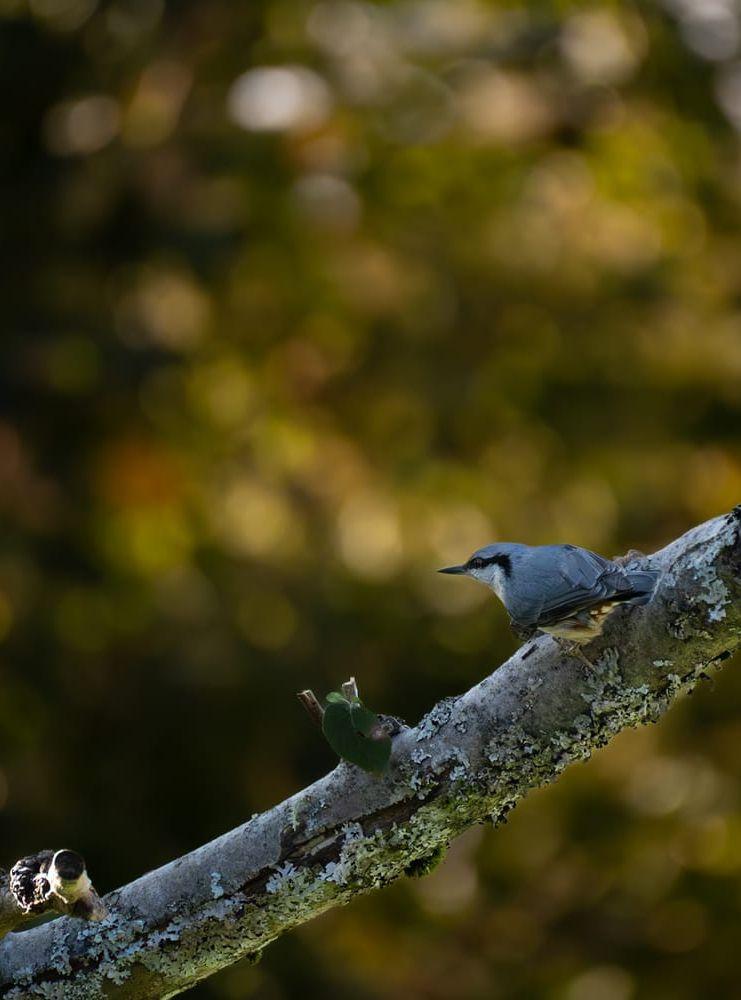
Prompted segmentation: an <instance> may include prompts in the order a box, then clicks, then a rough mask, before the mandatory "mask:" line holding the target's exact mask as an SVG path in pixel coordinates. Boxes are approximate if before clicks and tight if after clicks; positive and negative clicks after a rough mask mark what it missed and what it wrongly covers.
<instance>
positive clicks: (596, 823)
mask: <svg viewBox="0 0 741 1000" xmlns="http://www.w3.org/2000/svg"><path fill="white" fill-rule="evenodd" d="M739 35H740V28H739V9H738V7H737V4H736V2H735V0H716V2H714V3H712V4H710V3H705V2H702V0H666V2H665V3H664V5H663V6H662V5H660V4H656V5H651V4H640V5H638V4H635V5H634V4H613V3H608V2H602V3H600V2H598V0H594V2H590V3H588V4H587V3H573V2H572V3H569V2H565V0H560V2H556V0H551V2H547V0H539V2H538V3H534V2H533V3H530V4H527V3H519V4H514V3H505V2H499V3H492V2H484V0H478V2H476V0H407V2H386V3H377V4H373V3H366V2H355V0H324V2H318V3H316V2H312V3H299V2H289V0H250V3H242V4H230V3H228V2H226V0H190V2H189V0H180V2H176V0H173V2H170V3H164V2H163V0H114V2H110V3H102V2H97V0H0V80H1V81H2V94H3V98H2V115H1V116H0V134H1V136H2V157H1V160H0V176H1V182H0V202H1V204H2V229H1V232H0V241H2V259H3V267H2V271H0V287H1V289H2V303H3V308H2V312H3V318H4V321H5V322H4V326H5V331H4V333H3V336H2V342H1V343H0V352H2V361H1V364H0V525H1V531H0V639H1V640H2V643H1V645H0V692H1V696H0V753H1V756H0V805H1V807H2V808H1V809H0V846H1V847H2V851H1V853H2V859H3V861H4V862H5V863H7V862H11V861H13V860H14V859H15V858H17V857H18V856H20V855H22V854H24V853H28V852H29V851H32V850H35V849H37V848H40V847H44V846H50V845H51V846H54V845H56V846H59V845H61V844H64V845H69V846H71V847H75V848H78V849H80V850H81V851H83V853H84V854H85V856H86V857H87V858H88V861H89V865H90V868H91V871H92V873H93V876H94V878H95V881H96V883H97V885H98V887H99V888H100V889H101V890H108V889H112V888H114V887H115V886H117V885H119V884H121V883H123V882H126V881H128V880H130V879H131V878H133V877H135V876H137V875H138V874H140V873H142V872H143V871H145V870H147V869H149V868H152V867H155V866H157V865H159V864H161V863H163V862H165V861H167V860H169V859H171V858H173V857H175V856H177V855H179V854H181V853H182V852H185V851H187V850H189V849H191V848H193V847H195V846H197V845H198V844H200V843H202V842H204V841H205V840H207V839H209V838H211V837H213V836H216V835H218V834H219V833H221V832H223V831H225V830H226V829H228V828H230V827H232V826H235V825H237V824H238V823H240V822H242V821H243V820H245V819H246V818H247V817H248V816H249V815H250V814H251V813H252V812H254V811H257V810H262V809H265V808H268V807H269V806H271V805H272V804H273V803H275V802H277V801H279V800H280V799H282V798H284V797H285V796H287V795H290V794H291V793H292V792H294V791H295V790H296V789H298V788H300V787H301V786H303V785H304V784H306V783H308V782H310V781H311V780H313V779H314V778H316V777H317V776H319V775H321V774H322V773H324V772H325V771H327V770H328V769H329V768H331V767H332V765H333V758H332V754H331V752H330V750H329V748H328V747H327V746H326V745H325V744H324V743H323V741H322V740H321V738H320V737H319V736H318V734H317V733H316V732H315V730H314V729H313V728H312V726H311V725H310V723H309V722H308V720H307V718H306V717H305V716H304V714H303V712H302V711H301V708H300V706H299V704H298V702H297V701H296V698H295V692H296V691H297V690H298V689H299V688H303V687H306V686H311V687H313V688H314V689H315V690H317V691H318V692H322V693H323V692H325V691H328V690H330V689H332V688H333V687H335V686H336V685H337V684H338V682H340V681H341V680H343V679H345V678H346V677H347V676H348V675H349V674H350V673H351V672H352V673H355V674H356V675H357V676H358V678H359V681H360V684H361V691H362V693H363V695H364V696H365V698H366V699H367V701H368V703H369V704H370V705H371V706H372V707H373V708H375V709H376V710H378V711H386V712H392V713H395V714H399V715H402V716H404V717H405V718H407V719H408V720H409V721H415V720H416V719H418V718H419V717H420V715H421V714H423V712H424V711H425V710H427V709H428V708H429V707H430V706H431V705H432V704H433V703H434V701H435V700H436V699H438V698H440V697H442V696H445V695H450V694H455V693H458V692H460V691H462V690H465V689H466V688H468V687H469V686H470V685H472V684H473V683H475V682H476V681H477V680H478V679H480V678H481V677H482V676H483V675H484V674H485V673H487V672H488V671H490V670H491V669H492V668H493V667H494V666H495V665H496V664H497V662H500V661H501V659H502V658H504V657H505V656H507V655H508V653H510V652H511V651H512V650H513V648H514V647H515V640H514V638H513V637H512V636H511V635H510V633H509V631H508V628H507V624H506V616H505V614H504V613H503V611H502V610H501V609H500V608H498V607H497V606H496V604H495V603H494V602H493V600H491V599H489V598H487V595H486V593H485V592H484V591H483V589H480V588H478V587H476V586H475V585H474V584H472V583H471V584H468V583H467V582H463V583H460V582H459V583H451V581H450V580H449V579H446V578H444V577H438V576H436V574H435V573H434V570H435V569H436V568H437V567H438V566H439V565H445V564H447V563H450V562H453V561H460V560H461V559H462V558H464V557H465V556H466V555H467V554H468V553H469V552H470V551H471V550H472V549H473V548H474V547H476V546H477V545H479V544H482V543H484V542H488V541H491V540H495V539H508V540H518V541H524V542H529V543H541V542H546V541H548V542H550V541H570V542H575V543H579V544H581V545H586V546H589V547H592V548H595V549H597V550H598V551H600V552H603V553H604V554H607V555H612V554H616V553H618V552H620V551H623V550H625V549H626V548H628V547H637V548H644V549H646V550H651V549H653V548H655V547H658V546H660V545H662V544H663V543H664V542H666V541H668V540H670V539H671V538H673V537H674V536H676V535H677V534H679V533H681V532H682V531H684V530H686V529H687V528H688V527H690V526H691V525H693V524H695V523H696V522H698V521H701V520H702V519H704V518H707V517H710V516H712V515H714V514H716V513H720V512H723V511H725V510H726V509H728V508H729V507H730V506H732V505H733V504H734V503H735V502H737V501H738V500H739V498H740V496H741V464H740V458H741V454H740V447H739V445H740V436H739V431H740V430H741V412H740V411H741V231H740V230H739V222H740V221H741V145H740V144H739V136H738V134H737V130H739V129H741V61H739ZM740 748H741V679H740V678H739V676H738V671H737V670H734V668H733V666H731V667H729V668H728V669H726V671H725V672H724V673H723V675H722V677H721V678H720V679H719V681H718V684H717V689H716V690H715V691H710V690H704V691H702V692H700V693H698V694H697V695H696V696H695V697H694V698H692V699H689V700H688V701H686V702H684V703H683V704H682V705H681V706H679V707H677V708H675V709H674V710H673V712H672V713H670V715H669V716H668V717H667V718H666V719H664V720H663V721H662V723H661V725H660V726H658V727H653V728H652V729H651V730H650V731H649V730H646V731H641V732H631V733H627V734H624V735H623V736H621V737H620V738H619V739H618V740H616V741H615V743H614V744H613V745H612V746H611V747H610V748H609V749H608V750H606V751H604V752H602V753H600V754H599V755H598V756H597V757H596V758H595V759H594V760H593V761H592V762H590V763H589V764H588V765H585V766H580V767H578V768H575V769H573V770H572V771H571V772H570V773H568V774H567V775H565V776H564V777H563V778H562V779H561V780H559V782H558V784H557V785H556V786H554V787H553V788H551V789H548V790H545V791H542V792H540V793H537V794H535V795H533V796H532V797H531V799H530V800H528V801H527V802H526V803H525V804H524V805H523V806H522V807H521V808H519V809H518V810H517V811H516V813H515V814H514V815H513V817H512V819H511V821H510V823H509V824H508V826H507V827H506V828H504V829H501V830H497V831H492V830H489V829H479V830H476V831H473V832H471V833H470V834H469V835H467V836H466V837H464V838H462V839H461V841H459V842H458V843H456V844H455V845H454V847H453V848H452V850H451V852H450V855H449V857H448V860H447V861H446V862H445V864H444V865H443V866H442V867H441V868H439V869H438V870H437V872H436V873H435V874H434V875H432V876H431V877H429V878H428V879H426V880H422V881H420V882H417V881H411V880H410V881H408V882H407V883H405V884H399V885H396V886H394V887H392V888H390V889H388V890H385V891H384V892H382V893H378V894H376V895H375V896H373V897H369V898H367V899H366V900H364V901H361V902H359V903H358V904H356V905H354V906H353V907H351V908H349V909H346V910H343V911H341V912H335V913H331V914H329V915H327V916H326V917H324V918H322V919H321V920H318V921H315V922H313V923H312V924H311V925H309V926H306V927H304V928H302V929H301V930H299V931H298V932H296V933H294V934H292V935H290V936H288V937H286V938H285V939H283V940H281V941H279V942H278V943H276V944H275V945H273V946H272V947H271V948H269V949H268V951H267V953H266V956H265V958H264V960H263V961H262V963H261V964H260V965H258V966H256V967H244V968H242V967H241V966H236V967H234V968H232V969H230V970H228V971H226V972H224V973H222V974H221V975H219V976H217V977H215V978H214V979H212V980H211V981H209V982H207V983H204V984H203V985H201V986H199V987H198V988H196V989H194V990H193V991H192V993H191V994H190V995H191V996H193V997H194V998H196V997H198V998H199V1000H217V998H218V1000H234V998H241V997H247V996H249V997H255V998H258V1000H284V998H285V1000H288V998H298V997H305V996H307V995H317V996H322V997H327V998H344V997H348V996H353V997H356V998H360V1000H396V998H408V997H419V998H425V1000H438V998H439V1000H443V998H451V997H453V998H461V1000H478V998H490V997H491V998H499V997H501V998H515V997H516V998H555V1000H632V998H639V1000H640V998H649V997H650V998H651V1000H664V998H672V1000H676V998H680V1000H681V998H695V997H700V996H707V995H713V996H720V997H726V996H727V997H731V996H738V994H739V985H738V984H739V981H740V979H741V955H740V954H739V949H738V940H739V935H741V749H740Z"/></svg>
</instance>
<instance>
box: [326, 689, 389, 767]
mask: <svg viewBox="0 0 741 1000" xmlns="http://www.w3.org/2000/svg"><path fill="white" fill-rule="evenodd" d="M327 701H328V702H329V704H328V705H327V707H326V709H325V711H324V719H323V721H322V731H323V732H324V735H325V737H326V739H327V742H328V743H329V745H330V746H331V747H332V749H333V750H334V752H335V753H336V754H337V756H338V757H341V758H342V759H343V760H347V761H349V762H350V763H351V764H357V765H358V767H362V768H363V770H364V771H373V772H376V773H382V772H383V771H385V770H386V768H387V767H388V762H389V757H390V756H391V739H390V737H388V736H383V737H381V738H380V739H371V738H369V737H368V736H367V735H365V734H364V732H363V730H366V731H367V732H369V733H370V732H372V731H373V730H374V729H375V728H376V727H379V726H380V720H379V719H378V716H377V715H374V713H373V712H371V711H370V710H369V709H367V708H365V706H364V705H362V704H360V703H359V702H353V703H352V704H350V702H348V701H345V700H344V699H342V703H340V702H338V701H336V700H332V701H330V700H329V698H327Z"/></svg>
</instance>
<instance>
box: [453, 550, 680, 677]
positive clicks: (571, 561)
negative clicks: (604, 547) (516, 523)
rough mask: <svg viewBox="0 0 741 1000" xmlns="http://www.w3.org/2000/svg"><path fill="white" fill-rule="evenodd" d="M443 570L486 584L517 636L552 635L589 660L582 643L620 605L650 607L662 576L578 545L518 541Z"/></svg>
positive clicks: (599, 633) (475, 553)
mask: <svg viewBox="0 0 741 1000" xmlns="http://www.w3.org/2000/svg"><path fill="white" fill-rule="evenodd" d="M439 572H440V573H454V574H456V575H464V576H471V577H473V578H474V579H475V580H480V581H481V583H485V584H486V586H487V587H490V588H491V589H492V590H493V591H494V593H495V594H496V595H497V597H498V598H499V599H500V601H501V602H502V604H503V605H504V606H505V608H506V609H507V611H508V612H509V616H510V624H511V625H512V628H513V629H514V631H515V632H517V633H518V635H520V636H521V637H522V638H529V637H530V636H532V635H533V634H534V633H535V632H538V631H540V632H547V633H549V635H552V636H553V637H554V638H555V639H557V640H567V641H569V642H570V643H571V644H573V645H571V646H570V650H571V651H576V652H577V654H578V655H579V656H580V657H581V659H584V660H586V657H585V656H584V655H583V654H582V653H581V652H580V649H579V647H580V646H581V644H583V643H586V642H589V641H590V640H592V639H594V638H596V637H597V636H598V635H601V633H602V629H603V627H604V624H605V621H606V620H607V619H608V618H609V616H610V615H611V614H612V612H613V611H614V610H615V609H616V608H617V607H619V606H620V605H621V604H648V602H649V601H650V600H651V598H652V597H653V594H654V590H655V589H656V584H657V581H658V579H659V575H660V574H659V573H658V572H657V571H656V570H646V569H641V570H639V569H629V568H627V567H623V566H620V565H619V564H618V563H617V562H614V561H612V560H610V559H604V558H603V557H602V556H599V555H597V553H596V552H590V551H589V549H582V548H579V547H578V546H576V545H536V546H531V545H520V544H518V543H516V542H497V543H495V544H493V545H485V546H484V547H483V548H481V549H477V550H476V552H474V553H473V555H472V556H471V558H470V559H469V560H468V561H467V562H465V563H463V564H462V565H461V566H448V567H446V568H445V569H441V570H439ZM586 662H587V663H588V662H589V661H588V660H586Z"/></svg>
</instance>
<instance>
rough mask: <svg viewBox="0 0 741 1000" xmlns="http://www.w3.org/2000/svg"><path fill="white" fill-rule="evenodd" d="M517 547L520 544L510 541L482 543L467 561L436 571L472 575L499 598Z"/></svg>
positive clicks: (510, 574)
mask: <svg viewBox="0 0 741 1000" xmlns="http://www.w3.org/2000/svg"><path fill="white" fill-rule="evenodd" d="M518 548H520V546H519V545H515V544H513V543H512V542H495V543H494V544H493V545H484V547H483V548H481V549H476V551H475V552H474V553H473V555H472V556H471V557H470V559H468V560H467V562H465V563H462V564H461V565H460V566H446V567H445V568H444V569H440V570H438V573H450V574H453V575H456V576H472V577H473V578H474V579H475V580H480V581H481V583H485V584H486V586H487V587H490V588H491V589H492V590H493V591H494V593H495V594H496V595H497V597H499V598H500V599H501V598H502V593H503V591H504V589H505V588H506V586H507V582H508V580H509V579H510V578H511V576H512V557H513V555H514V553H515V550H516V549H518Z"/></svg>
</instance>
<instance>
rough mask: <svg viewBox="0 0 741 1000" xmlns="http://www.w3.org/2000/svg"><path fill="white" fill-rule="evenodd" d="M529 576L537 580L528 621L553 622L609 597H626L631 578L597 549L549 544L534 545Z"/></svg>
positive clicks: (612, 598)
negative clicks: (535, 547)
mask: <svg viewBox="0 0 741 1000" xmlns="http://www.w3.org/2000/svg"><path fill="white" fill-rule="evenodd" d="M531 558H532V565H530V566H528V567H527V572H528V576H529V578H530V579H532V580H533V581H534V583H535V586H533V588H532V590H531V592H530V597H531V601H530V607H529V611H530V614H529V615H528V618H529V622H528V624H530V623H531V624H533V625H536V626H538V627H542V626H543V625H553V624H555V623H556V622H560V621H563V620H564V618H569V617H571V615H575V614H578V613H579V612H580V611H585V610H587V609H589V608H593V607H595V606H596V605H599V604H601V603H602V602H604V601H610V600H617V601H620V600H627V599H628V598H629V597H630V596H631V594H632V590H631V586H630V581H629V580H628V579H627V577H626V576H625V574H624V573H623V572H622V570H621V569H620V567H618V566H616V565H615V563H612V562H610V561H609V560H607V559H603V558H602V556H598V555H597V553H596V552H590V551H589V550H588V549H581V548H577V547H576V546H574V545H549V546H545V547H543V548H542V549H534V550H533V554H532V557H531Z"/></svg>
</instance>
